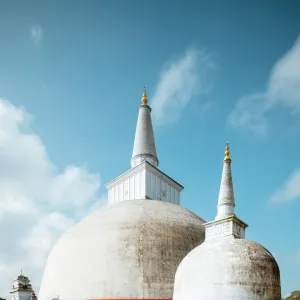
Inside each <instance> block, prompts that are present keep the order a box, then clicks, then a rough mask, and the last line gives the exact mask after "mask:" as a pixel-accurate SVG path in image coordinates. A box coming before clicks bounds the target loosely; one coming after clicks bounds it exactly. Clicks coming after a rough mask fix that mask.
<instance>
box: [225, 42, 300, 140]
mask: <svg viewBox="0 0 300 300" xmlns="http://www.w3.org/2000/svg"><path fill="white" fill-rule="evenodd" d="M280 106H281V107H285V108H288V109H289V111H290V113H291V115H295V114H298V115H300V38H298V40H297V41H296V43H295V44H294V46H293V47H292V49H290V51H288V52H287V53H286V54H285V55H284V56H283V57H282V58H281V59H280V60H279V61H278V62H277V63H276V64H275V66H274V68H273V70H272V72H271V74H270V78H269V81H268V84H267V88H266V90H265V91H264V92H262V93H257V94H253V95H248V96H245V97H242V98H241V99H239V100H238V101H237V104H236V106H235V108H234V110H233V111H232V112H231V113H230V115H229V118H228V121H229V124H230V125H231V126H232V127H234V128H245V129H249V130H251V131H253V132H254V133H257V134H262V135H265V134H267V132H268V122H267V117H266V114H267V112H268V111H270V110H272V109H274V108H276V107H280Z"/></svg>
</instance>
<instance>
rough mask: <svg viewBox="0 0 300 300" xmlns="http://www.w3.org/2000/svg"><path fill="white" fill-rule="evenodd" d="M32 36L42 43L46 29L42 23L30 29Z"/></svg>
mask: <svg viewBox="0 0 300 300" xmlns="http://www.w3.org/2000/svg"><path fill="white" fill-rule="evenodd" d="M30 38H31V40H32V41H33V42H34V43H35V44H36V45H38V44H40V43H41V42H42V40H43V38H44V31H43V29H42V27H41V26H40V25H34V26H32V27H31V29H30Z"/></svg>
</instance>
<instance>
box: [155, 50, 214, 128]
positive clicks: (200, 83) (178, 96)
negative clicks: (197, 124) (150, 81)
mask: <svg viewBox="0 0 300 300" xmlns="http://www.w3.org/2000/svg"><path fill="white" fill-rule="evenodd" d="M215 68H216V65H215V63H214V61H213V60H212V58H211V56H210V55H209V54H207V53H205V52H204V51H199V50H196V49H190V50H188V51H186V53H185V54H184V55H183V56H182V57H180V58H179V59H178V60H175V61H172V62H171V63H169V64H168V65H167V66H166V67H165V68H164V69H163V71H162V72H161V75H160V80H159V82H158V84H157V86H156V90H155V93H154V96H153V98H152V101H151V102H152V103H151V105H152V107H153V119H154V121H155V123H156V124H163V123H167V122H172V121H175V120H177V119H178V118H179V116H180V112H181V110H182V109H183V108H184V107H185V106H186V105H187V104H188V102H189V101H190V100H191V99H192V98H193V97H194V96H197V95H198V94H200V93H208V92H209V91H210V90H211V88H212V85H211V84H210V82H209V80H208V78H207V77H208V75H209V73H210V72H211V71H212V70H214V69H215Z"/></svg>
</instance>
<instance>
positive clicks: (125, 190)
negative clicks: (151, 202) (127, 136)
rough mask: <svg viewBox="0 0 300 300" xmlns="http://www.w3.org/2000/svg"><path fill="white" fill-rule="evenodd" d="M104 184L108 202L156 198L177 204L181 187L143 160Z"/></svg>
mask: <svg viewBox="0 0 300 300" xmlns="http://www.w3.org/2000/svg"><path fill="white" fill-rule="evenodd" d="M105 186H106V188H107V189H108V203H109V204H114V203H118V202H121V201H126V200H136V199H156V200H161V201H166V202H170V203H174V204H178V205H179V204H180V192H181V191H182V189H183V186H181V185H180V184H179V183H177V182H176V181H174V180H173V179H172V178H170V177H169V176H167V175H166V174H165V173H163V172H161V171H160V170H159V169H158V168H156V167H154V166H153V165H151V164H150V163H148V162H145V161H144V162H143V163H141V164H140V165H138V166H136V167H134V168H132V169H130V170H129V171H127V172H125V173H123V174H122V175H120V176H118V177H117V178H115V179H113V180H112V181H111V182H109V183H107V184H106V185H105Z"/></svg>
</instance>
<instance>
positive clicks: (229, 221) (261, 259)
mask: <svg viewBox="0 0 300 300" xmlns="http://www.w3.org/2000/svg"><path fill="white" fill-rule="evenodd" d="M223 164H224V165H223V174H222V181H221V187H220V193H219V200H218V213H217V216H216V219H215V220H214V221H212V222H209V223H206V224H204V226H205V228H206V232H205V242H204V243H202V244H201V245H200V246H198V247H196V248H195V249H194V250H192V251H191V252H190V253H189V254H188V255H187V256H186V257H185V258H184V259H183V261H182V262H181V264H180V266H179V268H178V270H177V272H176V277H175V284H174V297H173V299H174V300H202V299H203V300H221V299H225V300H280V299H281V289H280V273H279V268H278V265H277V263H276V261H275V259H274V257H273V256H272V254H271V253H270V252H269V251H268V250H267V249H265V248H264V247H263V246H261V245H259V244H258V243H255V242H253V241H248V240H245V229H246V227H247V226H248V225H247V224H246V223H244V222H243V221H242V220H240V219H239V218H237V217H236V215H235V213H234V208H235V200H234V193H233V185H232V176H231V159H230V156H229V148H228V144H227V145H226V151H225V158H224V161H223Z"/></svg>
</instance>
